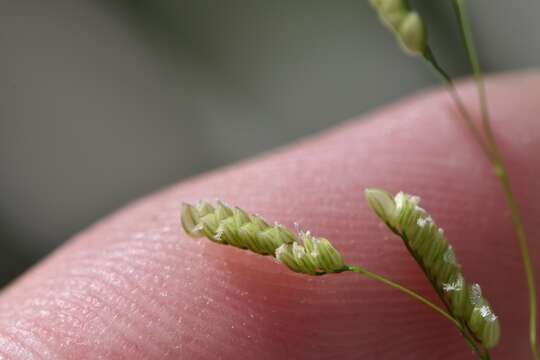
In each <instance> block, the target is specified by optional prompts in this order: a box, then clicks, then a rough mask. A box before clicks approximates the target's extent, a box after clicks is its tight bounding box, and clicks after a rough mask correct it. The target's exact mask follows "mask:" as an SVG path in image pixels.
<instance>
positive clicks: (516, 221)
mask: <svg viewBox="0 0 540 360" xmlns="http://www.w3.org/2000/svg"><path fill="white" fill-rule="evenodd" d="M452 3H453V5H454V6H453V8H454V12H455V14H456V17H457V19H458V22H459V27H460V29H461V35H462V38H463V42H464V44H465V48H466V50H467V55H468V57H469V61H470V63H471V66H472V68H473V72H474V77H475V79H476V84H477V89H478V97H479V99H480V109H481V113H482V128H483V130H484V133H485V136H486V139H487V143H488V146H489V148H490V150H491V152H492V154H493V156H492V157H491V158H490V160H491V163H492V165H493V168H494V171H495V174H496V175H497V177H498V178H499V181H500V183H501V185H502V188H503V192H504V195H505V198H506V202H507V204H508V207H509V208H510V213H511V217H512V223H513V225H514V229H515V232H516V237H517V240H518V243H519V248H520V251H521V257H522V259H523V265H524V268H525V274H526V277H527V286H528V288H529V316H530V317H529V342H530V345H531V353H532V357H533V359H535V360H538V359H540V354H539V353H538V347H537V340H536V339H537V324H536V321H537V291H536V285H535V280H534V270H533V266H532V261H531V258H530V255H529V246H528V240H527V235H526V233H525V228H524V225H523V220H522V218H521V215H520V213H519V209H518V205H517V201H516V198H515V196H514V192H513V191H512V186H511V184H510V179H509V177H508V171H507V169H506V166H505V164H504V162H503V159H502V155H501V151H500V149H499V146H498V144H497V141H496V140H495V136H494V135H493V130H492V128H491V121H490V115H489V110H488V106H487V97H486V87H485V84H484V80H483V76H482V70H481V68H480V62H479V61H478V54H477V53H476V49H475V46H474V41H473V37H472V32H471V28H470V25H469V19H468V16H467V12H466V10H465V6H464V1H463V0H453V2H452Z"/></svg>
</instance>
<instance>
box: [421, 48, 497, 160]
mask: <svg viewBox="0 0 540 360" xmlns="http://www.w3.org/2000/svg"><path fill="white" fill-rule="evenodd" d="M423 56H424V59H425V60H426V61H427V62H428V64H429V65H430V66H431V67H432V68H433V70H435V72H436V73H437V74H439V76H440V77H441V78H442V80H443V81H444V83H445V84H446V85H447V87H448V92H449V94H450V96H451V97H452V100H453V101H454V103H455V104H456V107H457V108H458V111H459V113H460V115H461V118H462V119H463V121H464V122H465V125H466V126H467V128H468V129H469V131H470V132H471V134H472V135H473V137H474V139H475V141H476V142H477V143H478V144H480V146H481V147H482V150H483V151H484V154H485V155H486V156H487V157H488V158H489V159H491V158H492V154H491V151H490V149H489V147H488V146H487V145H486V144H485V142H484V140H482V135H481V134H480V132H479V131H478V129H477V128H476V126H475V125H474V123H473V121H472V116H471V115H470V114H469V112H468V111H467V107H466V106H465V104H464V103H463V101H462V100H461V98H460V96H459V94H458V92H457V88H456V86H455V84H454V81H453V80H452V77H450V75H448V73H447V72H446V71H445V70H444V68H443V67H442V66H441V65H440V64H439V62H438V61H437V59H436V58H435V54H434V53H433V51H432V50H431V48H430V47H429V46H428V47H427V48H426V51H425V52H424V55H423Z"/></svg>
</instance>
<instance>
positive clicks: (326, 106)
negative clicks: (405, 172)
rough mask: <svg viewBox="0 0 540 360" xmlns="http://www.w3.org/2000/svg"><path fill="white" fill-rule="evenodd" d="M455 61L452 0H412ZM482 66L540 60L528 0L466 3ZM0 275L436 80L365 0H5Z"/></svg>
mask: <svg viewBox="0 0 540 360" xmlns="http://www.w3.org/2000/svg"><path fill="white" fill-rule="evenodd" d="M413 4H414V5H415V6H417V7H418V8H419V9H420V11H421V12H422V13H423V14H425V15H426V16H429V19H430V31H431V32H430V36H431V38H432V40H433V43H434V44H435V46H434V47H435V50H436V52H437V53H438V54H439V57H440V58H441V59H443V61H444V63H445V64H446V66H447V67H448V68H449V69H450V70H451V71H452V73H453V74H456V75H463V74H466V73H467V71H468V70H467V66H466V62H464V60H463V57H464V54H463V52H462V51H461V49H460V46H459V39H458V37H457V35H456V34H457V29H456V27H455V24H454V20H453V18H452V16H451V12H450V2H449V1H445V0H438V1H434V0H424V1H415V2H413ZM470 8H471V16H472V18H473V21H474V31H475V35H476V38H477V41H478V43H479V50H480V53H481V58H482V60H483V63H484V65H485V68H486V69H487V70H488V71H502V70H507V69H515V68H523V67H529V66H534V65H535V64H538V63H540V47H539V46H538V39H539V37H540V22H538V21H537V17H538V14H540V2H539V1H538V0H516V1H511V2H509V1H508V0H475V1H470ZM0 80H1V86H0V169H1V177H0V196H1V201H0V285H1V284H3V283H6V282H7V281H9V280H10V279H12V278H13V277H14V276H16V275H17V274H18V273H20V272H21V271H23V270H24V269H25V268H27V267H28V266H29V265H30V264H32V263H33V262H35V261H36V260H37V259H39V258H41V257H43V256H44V255H45V254H47V253H48V252H49V251H51V249H53V248H54V247H56V246H58V245H59V244H61V243H62V242H63V241H65V239H67V238H68V237H69V236H70V235H72V234H74V233H75V232H77V231H78V230H80V229H82V228H84V227H86V226H87V225H89V224H91V223H92V222H94V221H96V220H97V219H99V218H100V217H102V216H104V215H105V214H107V213H109V212H110V211H112V210H114V209H116V208H118V207H119V206H121V205H123V204H125V203H126V202H127V201H129V200H131V199H133V198H136V197H138V196H140V195H143V194H146V193H148V192H151V191H153V190H155V189H158V188H159V187H162V186H164V185H167V184H170V183H173V182H176V181H178V180H180V179H182V178H185V177H188V176H190V175H194V174H197V173H200V172H203V171H205V170H208V169H211V168H214V167H216V166H220V165H223V164H227V163H230V162H233V161H236V160H238V159H242V158H245V157H246V156H250V155H253V154H258V153H261V152H263V151H266V150H269V149H271V148H273V147H276V146H279V145H282V144H286V143H288V142H290V141H292V140H294V139H296V138H298V137H301V136H305V135H308V134H311V133H314V132H317V131H320V130H322V129H325V128H328V127H330V126H332V125H334V124H336V123H339V122H341V121H344V120H346V119H348V118H351V117H353V116H355V115H357V114H359V113H362V112H366V111H369V110H372V109H373V108H375V107H377V106H379V105H381V104H384V103H387V102H389V101H392V100H394V99H397V98H400V97H403V96H405V95H407V94H410V93H412V92H414V91H416V90H417V89H421V88H425V87H427V86H431V85H432V84H435V83H436V78H435V77H434V76H433V74H432V73H430V72H429V71H428V70H427V68H426V67H424V66H422V64H421V63H420V62H419V61H417V60H416V59H412V58H407V57H405V56H404V55H403V54H402V53H401V52H400V50H399V49H398V48H397V46H396V45H395V43H394V40H393V38H392V37H391V36H390V35H389V34H388V33H387V32H386V31H385V30H384V29H383V28H382V27H381V26H380V25H379V23H378V21H377V19H376V16H375V15H374V14H373V12H372V10H371V9H370V7H369V5H368V1H367V0H341V1H328V0H287V1H280V0H275V1H268V0H226V1H225V0H133V1H128V0H101V1H100V0H93V1H90V0H48V1H42V0H17V1H2V6H1V11H0Z"/></svg>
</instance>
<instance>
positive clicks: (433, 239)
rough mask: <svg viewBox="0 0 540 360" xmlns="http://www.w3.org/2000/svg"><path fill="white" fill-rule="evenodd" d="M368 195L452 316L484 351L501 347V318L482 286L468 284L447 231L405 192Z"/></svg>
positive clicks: (368, 190) (376, 210)
mask: <svg viewBox="0 0 540 360" xmlns="http://www.w3.org/2000/svg"><path fill="white" fill-rule="evenodd" d="M365 195H366V198H367V201H368V204H369V206H370V208H371V209H372V210H373V211H374V212H375V214H377V216H379V217H380V218H381V219H382V220H383V221H384V222H385V223H386V224H387V226H388V227H389V228H390V229H391V230H392V231H393V232H394V233H396V234H398V235H399V236H400V237H401V238H402V239H403V241H404V243H405V245H406V246H407V248H408V249H409V251H410V252H411V254H412V255H413V257H414V258H415V260H416V261H417V262H418V263H419V265H420V266H421V267H422V269H423V270H424V271H425V273H426V275H427V276H428V278H429V279H430V281H431V282H432V283H433V284H434V286H435V287H436V290H437V292H439V293H440V294H442V295H443V296H444V298H445V299H446V300H447V303H448V305H449V306H450V309H451V311H452V314H453V315H454V316H455V317H456V318H457V319H459V320H460V321H462V322H463V323H464V324H466V325H467V327H468V328H469V329H470V331H471V332H472V333H473V334H474V336H475V338H476V339H478V340H479V341H480V342H481V343H482V345H483V346H484V347H486V348H488V349H489V348H492V347H494V346H495V345H497V343H498V341H499V337H500V325H499V320H498V318H497V316H496V315H495V314H494V313H493V310H492V308H491V306H490V305H489V303H488V302H487V300H486V299H485V298H484V297H483V296H482V292H481V290H480V286H479V285H478V284H474V285H468V284H467V283H466V281H465V279H464V277H463V274H462V273H461V267H460V265H459V263H458V262H457V260H456V256H455V253H454V251H453V250H452V247H451V246H450V245H449V244H448V241H447V240H446V238H445V236H444V232H443V230H442V229H441V228H439V227H438V226H437V224H436V223H435V222H434V221H433V219H432V217H431V216H430V215H429V214H428V213H427V212H426V211H425V210H424V209H422V208H421V207H420V206H418V204H419V202H420V198H419V197H417V196H411V195H407V194H404V193H402V192H400V193H398V194H397V195H396V196H395V197H392V196H391V195H390V194H389V193H387V192H386V191H383V190H379V189H366V191H365Z"/></svg>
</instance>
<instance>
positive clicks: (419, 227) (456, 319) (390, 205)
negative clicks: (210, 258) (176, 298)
mask: <svg viewBox="0 0 540 360" xmlns="http://www.w3.org/2000/svg"><path fill="white" fill-rule="evenodd" d="M366 197H367V199H368V203H369V205H370V207H371V208H372V209H373V210H374V212H375V213H376V214H377V215H378V216H379V217H380V218H381V219H382V220H383V221H384V222H385V223H386V224H387V225H388V227H389V228H390V229H391V230H392V231H393V232H394V233H396V234H398V235H400V236H401V237H402V238H403V239H404V242H405V245H406V246H407V249H409V251H410V252H411V255H412V256H413V257H414V259H415V260H416V261H417V262H418V264H419V265H420V267H421V268H422V270H423V271H424V272H425V274H426V276H427V277H428V279H429V280H430V282H431V284H432V285H433V287H434V289H435V290H436V292H437V294H438V295H439V296H440V298H441V300H442V302H443V304H444V305H445V307H446V309H443V308H441V307H439V306H437V305H435V304H434V303H433V302H431V301H429V300H428V299H426V298H424V297H423V296H421V295H419V294H417V293H415V292H414V291H412V290H410V289H408V288H406V287H404V286H402V285H400V284H398V283H396V282H393V281H391V280H389V279H387V278H386V277H383V276H381V275H378V274H375V273H372V272H370V271H368V270H366V269H365V268H363V267H360V266H355V265H349V264H346V263H345V262H344V260H343V257H342V255H341V254H340V252H339V251H338V250H336V248H335V247H334V246H333V245H332V243H331V242H330V241H329V240H328V239H325V238H321V237H316V236H313V235H312V234H311V233H310V232H309V231H298V232H297V233H295V232H292V231H291V230H289V229H287V228H286V227H284V226H282V225H280V224H277V223H274V224H273V225H270V224H269V223H268V222H267V221H265V220H264V219H263V218H262V217H260V216H258V215H250V214H248V213H247V212H245V211H244V210H242V209H240V208H237V207H234V208H231V207H229V206H227V205H225V204H224V203H223V202H219V201H218V202H217V203H216V204H214V205H212V204H210V203H207V202H199V203H197V204H195V205H190V204H184V205H183V207H182V213H181V223H182V227H183V228H184V231H185V232H186V233H187V234H188V235H190V236H192V237H195V238H199V237H206V238H207V239H209V240H210V241H213V242H215V243H218V244H222V245H231V246H234V247H236V248H239V249H245V250H249V251H251V252H254V253H256V254H260V255H267V256H272V257H274V258H275V259H276V260H277V261H278V262H280V263H282V264H283V265H285V266H286V267H287V268H289V269H290V270H292V271H294V272H297V273H301V274H305V275H309V276H321V275H327V274H336V273H342V272H346V271H350V272H355V273H358V274H360V275H363V276H366V277H368V278H370V279H373V280H375V281H378V282H380V283H383V284H385V285H387V286H390V287H392V288H394V289H397V290H399V291H401V292H403V293H404V294H406V295H408V296H410V297H412V298H413V299H415V300H417V301H420V302H422V303H423V304H425V305H427V306H428V307H429V308H430V309H432V310H434V311H436V312H437V313H439V314H440V315H442V316H443V317H445V318H446V319H447V320H449V321H450V322H451V323H452V324H453V325H454V326H455V327H456V328H457V329H458V331H459V332H460V333H461V334H462V336H463V337H464V339H465V340H466V341H467V343H468V344H469V346H470V347H471V349H472V350H473V351H474V352H475V353H476V354H477V355H478V356H479V357H480V358H481V359H489V352H488V349H490V348H492V347H494V346H495V345H496V344H497V342H498V341H499V337H500V326H499V320H498V318H497V316H496V315H495V314H494V312H493V310H492V309H491V307H490V305H489V303H488V302H487V300H486V299H485V298H484V297H483V296H482V294H481V291H480V287H479V285H477V284H472V285H470V284H468V283H467V282H466V281H465V280H464V277H463V275H462V273H461V270H460V266H459V264H458V263H457V261H456V258H455V255H454V252H453V250H452V248H451V246H450V245H449V244H448V242H447V240H446V239H445V237H444V235H443V232H442V230H441V229H440V228H438V227H437V226H436V225H435V223H434V222H433V220H432V218H431V217H430V216H429V215H428V214H427V213H426V212H425V210H423V209H421V208H420V207H419V206H418V202H419V199H418V198H417V197H414V196H409V195H405V194H403V193H399V194H398V195H397V196H396V198H395V200H394V199H393V198H392V197H391V196H390V195H389V194H388V193H386V192H384V191H382V190H377V189H369V190H366Z"/></svg>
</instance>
